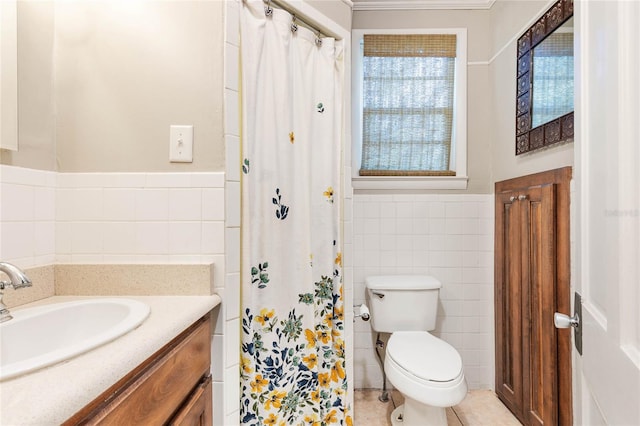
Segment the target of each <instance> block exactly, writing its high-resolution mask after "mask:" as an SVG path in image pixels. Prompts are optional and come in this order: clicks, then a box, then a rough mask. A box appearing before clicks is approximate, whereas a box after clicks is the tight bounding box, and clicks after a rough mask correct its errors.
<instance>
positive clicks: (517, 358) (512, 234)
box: [495, 192, 523, 417]
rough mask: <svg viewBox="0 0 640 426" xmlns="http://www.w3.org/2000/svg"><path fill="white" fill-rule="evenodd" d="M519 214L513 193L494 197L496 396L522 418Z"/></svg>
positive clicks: (518, 205) (514, 193) (518, 206)
mask: <svg viewBox="0 0 640 426" xmlns="http://www.w3.org/2000/svg"><path fill="white" fill-rule="evenodd" d="M520 217H521V214H520V204H519V202H518V197H517V193H516V192H504V193H500V194H496V217H495V225H496V227H495V229H496V235H495V252H496V259H495V283H496V287H495V317H496V324H495V329H496V354H495V355H496V393H497V394H498V395H499V396H500V399H501V400H502V401H503V402H504V403H505V405H506V406H507V407H509V409H510V410H511V411H512V412H513V413H514V414H516V416H518V417H521V415H522V406H523V404H522V395H523V393H522V295H521V287H522V284H521V274H520V269H521V254H520V250H521V241H520V232H521V218H520Z"/></svg>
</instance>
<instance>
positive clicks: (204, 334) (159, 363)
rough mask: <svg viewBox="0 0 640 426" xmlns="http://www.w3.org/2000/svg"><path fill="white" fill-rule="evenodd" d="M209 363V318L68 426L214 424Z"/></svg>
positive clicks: (73, 418)
mask: <svg viewBox="0 0 640 426" xmlns="http://www.w3.org/2000/svg"><path fill="white" fill-rule="evenodd" d="M210 365H211V320H210V317H209V315H205V316H204V317H202V318H201V319H200V320H198V321H197V322H196V323H194V324H193V325H192V326H191V327H189V328H188V329H187V330H185V331H184V332H183V333H182V334H180V335H179V336H178V337H176V338H175V339H174V340H172V341H171V342H170V343H168V344H167V345H166V346H164V347H163V348H162V349H160V350H159V351H158V352H156V353H155V354H154V355H152V356H151V357H150V358H149V359H147V360H146V361H145V362H143V363H142V364H141V365H140V366H138V367H137V368H136V369H135V370H133V371H132V372H131V373H129V374H128V375H127V376H126V377H124V378H123V379H121V380H120V381H119V382H118V383H116V384H115V385H113V386H112V387H111V388H109V389H108V390H107V391H105V392H104V393H103V394H102V395H100V396H99V397H98V398H96V399H95V400H94V401H92V402H91V403H89V404H88V405H87V406H86V407H84V408H83V409H82V410H80V411H79V412H78V413H76V414H75V415H74V416H73V417H71V418H70V419H69V420H67V421H66V422H65V423H64V425H118V426H121V425H164V424H169V425H181V426H187V425H189V426H192V425H203V426H211V425H212V424H213V414H212V387H211V375H210V373H209V369H210Z"/></svg>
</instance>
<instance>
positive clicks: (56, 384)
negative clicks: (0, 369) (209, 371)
mask: <svg viewBox="0 0 640 426" xmlns="http://www.w3.org/2000/svg"><path fill="white" fill-rule="evenodd" d="M100 297H101V296H96V297H84V296H83V297H78V296H54V297H50V298H47V299H44V300H39V301H37V302H34V303H30V304H27V305H23V306H20V307H19V308H14V311H18V310H19V309H20V308H26V307H31V306H36V305H44V304H49V303H59V302H68V301H71V300H80V299H94V298H100ZM109 297H113V296H109ZM121 297H123V298H127V299H135V300H139V301H141V302H144V303H146V304H148V305H149V306H150V307H151V313H150V314H149V317H148V318H147V319H146V320H145V321H144V322H143V323H142V324H141V325H140V326H139V327H138V328H136V329H134V330H132V331H130V332H129V333H127V334H125V335H123V336H122V337H120V338H118V339H116V340H114V341H112V342H110V343H107V344H105V345H103V346H100V347H98V348H96V349H93V350H91V351H89V352H87V353H84V354H81V355H78V356H77V357H75V358H72V359H70V360H67V361H64V362H62V363H59V364H55V365H52V366H50V367H47V368H44V369H41V370H37V371H34V372H32V373H29V374H25V375H23V376H19V377H16V378H14V379H10V380H6V381H3V382H0V425H6V426H19V425H54V424H60V423H62V422H64V421H65V420H67V419H68V418H69V417H71V416H72V415H74V414H75V413H76V412H78V411H79V410H80V409H81V408H82V407H84V406H85V405H87V404H88V403H89V402H91V401H93V400H94V399H95V398H96V397H98V396H99V395H100V394H101V393H102V392H104V391H105V390H107V389H108V388H109V387H110V386H112V385H114V384H115V383H116V382H117V381H118V380H120V379H121V378H122V377H124V376H125V375H127V374H128V373H129V372H130V371H131V370H133V369H134V368H135V367H137V366H138V365H140V364H141V363H142V362H143V361H145V360H146V359H147V358H149V357H150V356H151V355H153V354H154V353H155V352H156V351H158V350H159V349H160V348H162V347H163V346H164V345H166V344H167V343H169V341H171V340H172V339H173V338H175V337H176V336H178V335H179V334H180V333H181V332H183V331H184V330H185V329H186V328H187V327H189V326H190V325H191V324H193V323H194V322H195V321H197V320H198V319H199V318H201V317H202V316H203V315H205V314H206V313H207V312H209V311H210V310H211V309H213V308H214V307H215V306H217V305H218V304H219V303H220V302H221V299H220V297H219V296H217V295H212V296H121ZM24 337H25V339H28V338H29V336H24Z"/></svg>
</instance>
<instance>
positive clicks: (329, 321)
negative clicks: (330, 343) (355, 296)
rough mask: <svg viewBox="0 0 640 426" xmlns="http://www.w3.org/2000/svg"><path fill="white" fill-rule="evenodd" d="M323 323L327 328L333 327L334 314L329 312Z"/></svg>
mask: <svg viewBox="0 0 640 426" xmlns="http://www.w3.org/2000/svg"><path fill="white" fill-rule="evenodd" d="M322 323H323V324H324V325H326V326H327V327H333V313H331V312H329V313H328V314H326V315H325V316H324V321H323V322H322Z"/></svg>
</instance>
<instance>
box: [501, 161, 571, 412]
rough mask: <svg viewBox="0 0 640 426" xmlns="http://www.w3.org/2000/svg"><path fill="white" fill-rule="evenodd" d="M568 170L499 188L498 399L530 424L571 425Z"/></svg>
mask: <svg viewBox="0 0 640 426" xmlns="http://www.w3.org/2000/svg"><path fill="white" fill-rule="evenodd" d="M570 178H571V169H570V168H563V169H558V170H554V171H550V172H545V173H539V174H536V175H531V176H525V177H522V178H516V179H512V180H510V181H504V182H498V183H496V218H495V219H496V228H495V229H496V234H495V238H496V240H495V256H496V257H495V284H496V286H495V313H496V324H495V325H496V393H497V394H498V396H499V397H500V399H501V400H502V401H503V402H504V404H505V405H506V406H507V407H508V408H509V409H510V410H511V411H512V412H513V413H514V414H515V415H516V417H517V418H518V419H519V420H520V421H521V422H522V423H523V424H525V425H556V424H560V425H570V424H572V420H571V419H572V416H571V348H570V344H571V340H570V334H569V333H568V332H567V331H566V330H557V329H556V328H555V327H554V325H553V314H554V312H556V311H562V309H568V307H569V294H570V276H569V270H570V259H569V181H570Z"/></svg>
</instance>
